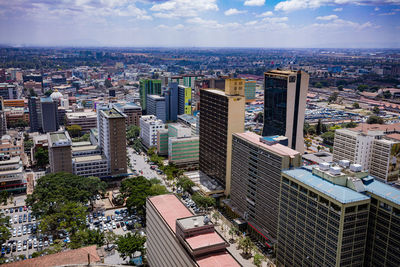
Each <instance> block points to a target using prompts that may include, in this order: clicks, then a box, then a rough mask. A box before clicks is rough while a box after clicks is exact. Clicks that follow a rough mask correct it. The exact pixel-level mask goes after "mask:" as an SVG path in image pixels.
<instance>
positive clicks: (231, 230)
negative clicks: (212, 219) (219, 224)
mask: <svg viewBox="0 0 400 267" xmlns="http://www.w3.org/2000/svg"><path fill="white" fill-rule="evenodd" d="M238 231H239V230H238V229H237V228H236V227H231V228H229V233H228V234H229V235H230V236H231V242H233V241H234V239H233V236H234V235H235V234H236V233H237V232H238Z"/></svg>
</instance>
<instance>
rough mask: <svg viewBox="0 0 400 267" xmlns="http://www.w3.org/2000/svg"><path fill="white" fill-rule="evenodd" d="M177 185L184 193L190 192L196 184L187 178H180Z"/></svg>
mask: <svg viewBox="0 0 400 267" xmlns="http://www.w3.org/2000/svg"><path fill="white" fill-rule="evenodd" d="M176 185H177V186H178V187H181V188H182V189H183V191H186V192H189V191H190V190H191V189H192V187H193V186H195V183H194V182H193V181H192V180H190V179H189V178H187V177H180V178H179V179H178V182H177V183H176Z"/></svg>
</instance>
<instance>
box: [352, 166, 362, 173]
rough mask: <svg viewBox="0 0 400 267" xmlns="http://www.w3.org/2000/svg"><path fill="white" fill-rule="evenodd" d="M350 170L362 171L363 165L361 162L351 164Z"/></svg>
mask: <svg viewBox="0 0 400 267" xmlns="http://www.w3.org/2000/svg"><path fill="white" fill-rule="evenodd" d="M350 170H351V171H352V172H360V171H361V170H362V166H361V165H360V164H351V165H350Z"/></svg>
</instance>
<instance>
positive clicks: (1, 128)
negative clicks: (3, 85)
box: [0, 96, 7, 136]
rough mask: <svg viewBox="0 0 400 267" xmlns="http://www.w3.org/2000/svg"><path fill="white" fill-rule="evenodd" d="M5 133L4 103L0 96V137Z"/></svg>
mask: <svg viewBox="0 0 400 267" xmlns="http://www.w3.org/2000/svg"><path fill="white" fill-rule="evenodd" d="M6 133H7V120H6V114H5V112H4V101H3V97H1V96H0V136H3V135H5V134H6Z"/></svg>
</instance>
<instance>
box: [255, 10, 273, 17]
mask: <svg viewBox="0 0 400 267" xmlns="http://www.w3.org/2000/svg"><path fill="white" fill-rule="evenodd" d="M273 15H274V13H272V11H266V12H264V13H261V14H260V15H257V17H272V16H273Z"/></svg>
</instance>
